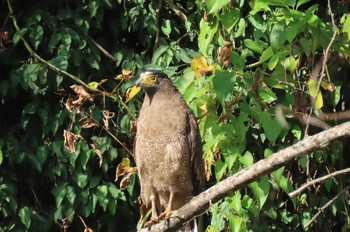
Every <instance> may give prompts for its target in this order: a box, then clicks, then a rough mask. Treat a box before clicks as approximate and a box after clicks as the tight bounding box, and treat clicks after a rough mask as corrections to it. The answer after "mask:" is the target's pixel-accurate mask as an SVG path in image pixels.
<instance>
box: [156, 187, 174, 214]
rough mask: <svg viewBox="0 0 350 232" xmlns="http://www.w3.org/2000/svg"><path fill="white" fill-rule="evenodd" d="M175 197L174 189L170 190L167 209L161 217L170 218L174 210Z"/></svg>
mask: <svg viewBox="0 0 350 232" xmlns="http://www.w3.org/2000/svg"><path fill="white" fill-rule="evenodd" d="M173 198H174V193H173V192H172V191H170V196H169V202H168V205H167V207H166V209H165V211H164V212H163V213H161V214H160V215H159V217H160V218H163V217H165V218H168V217H170V215H171V214H172V213H173V210H172V203H173Z"/></svg>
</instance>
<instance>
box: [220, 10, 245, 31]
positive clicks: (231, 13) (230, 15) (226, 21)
mask: <svg viewBox="0 0 350 232" xmlns="http://www.w3.org/2000/svg"><path fill="white" fill-rule="evenodd" d="M218 16H219V19H220V22H221V23H222V25H223V26H224V28H225V29H226V30H227V32H231V30H232V28H233V27H234V26H235V25H236V24H237V22H238V20H239V19H240V10H239V9H237V8H227V9H224V10H223V12H222V13H220V14H218Z"/></svg>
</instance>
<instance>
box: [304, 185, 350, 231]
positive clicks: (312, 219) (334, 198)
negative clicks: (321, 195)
mask: <svg viewBox="0 0 350 232" xmlns="http://www.w3.org/2000/svg"><path fill="white" fill-rule="evenodd" d="M349 189H350V185H349V186H348V187H346V188H345V189H343V190H342V191H340V192H339V193H338V194H337V195H336V196H335V197H333V198H332V199H331V200H330V201H328V202H327V204H325V205H324V206H322V208H321V209H319V211H318V212H317V213H316V214H315V215H314V216H313V217H312V218H311V220H310V221H309V222H308V223H307V224H306V225H305V228H307V227H309V226H310V225H311V224H312V223H313V222H314V221H315V220H316V219H317V217H318V216H320V214H321V213H323V212H324V210H325V209H327V208H328V207H329V206H331V205H332V204H333V203H334V202H335V201H336V200H337V199H338V197H340V196H341V195H343V194H344V193H346V192H347V191H348V190H349Z"/></svg>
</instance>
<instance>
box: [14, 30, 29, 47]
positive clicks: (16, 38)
mask: <svg viewBox="0 0 350 232" xmlns="http://www.w3.org/2000/svg"><path fill="white" fill-rule="evenodd" d="M27 31H28V29H27V28H22V29H21V30H20V32H17V31H16V32H15V33H14V34H13V37H12V43H13V44H15V45H16V44H17V43H18V42H19V40H20V39H21V37H20V34H21V35H22V36H24V35H25V34H26V32H27Z"/></svg>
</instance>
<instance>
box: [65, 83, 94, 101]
mask: <svg viewBox="0 0 350 232" xmlns="http://www.w3.org/2000/svg"><path fill="white" fill-rule="evenodd" d="M70 88H71V89H72V90H73V91H74V92H75V93H76V94H77V95H78V96H80V97H82V98H84V99H86V100H89V101H91V102H92V101H93V96H92V95H91V94H89V93H88V92H87V91H86V90H85V88H84V86H82V85H71V86H70Z"/></svg>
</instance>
